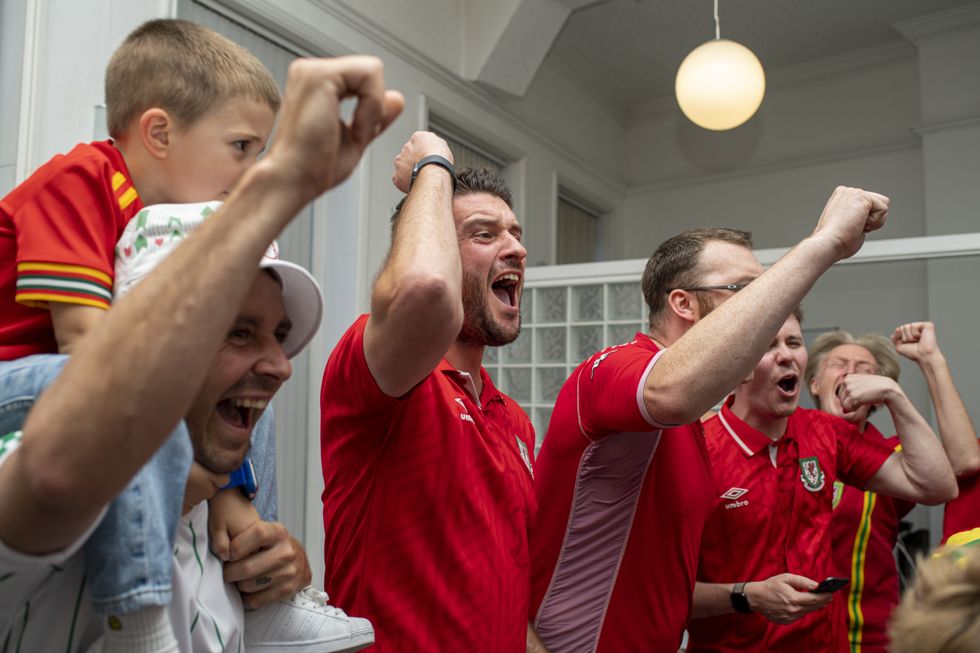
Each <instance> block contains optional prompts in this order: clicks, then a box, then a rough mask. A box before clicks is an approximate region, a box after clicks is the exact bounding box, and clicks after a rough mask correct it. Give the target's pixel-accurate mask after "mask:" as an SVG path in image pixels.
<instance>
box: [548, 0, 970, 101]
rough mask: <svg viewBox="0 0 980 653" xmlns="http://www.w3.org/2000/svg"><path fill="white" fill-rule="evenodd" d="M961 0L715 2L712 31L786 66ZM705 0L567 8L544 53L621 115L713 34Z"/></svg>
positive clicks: (881, 42)
mask: <svg viewBox="0 0 980 653" xmlns="http://www.w3.org/2000/svg"><path fill="white" fill-rule="evenodd" d="M966 4H973V2H971V1H968V0H719V15H720V19H721V36H722V38H729V39H732V40H734V41H738V42H740V43H742V44H744V45H746V46H747V47H749V48H750V49H751V50H752V51H754V52H755V53H756V55H757V56H758V57H759V59H760V60H761V61H762V65H763V66H764V68H765V69H766V73H767V75H769V76H770V77H771V76H772V75H773V73H776V72H778V71H781V70H785V69H787V68H793V67H795V66H799V65H801V64H805V63H808V62H813V61H817V60H821V59H826V58H830V57H840V56H842V55H846V54H847V53H850V52H859V51H861V50H866V49H868V48H871V47H875V46H882V47H884V46H887V45H889V44H901V43H903V39H902V37H901V36H900V35H899V33H898V32H897V31H896V30H895V29H894V28H893V27H892V24H893V23H895V22H896V21H901V20H906V19H910V18H914V17H917V16H921V15H925V14H931V13H935V12H939V11H942V10H944V9H949V8H952V7H957V6H961V5H966ZM712 14H713V0H606V1H605V2H600V3H598V4H595V5H592V6H589V7H586V8H584V9H579V10H576V11H574V12H573V13H572V14H571V16H570V17H569V19H568V21H567V22H566V23H565V25H564V27H563V29H562V30H561V32H560V34H559V35H558V38H557V39H556V40H555V42H554V45H553V47H552V49H551V52H550V53H549V57H554V58H556V59H557V60H558V61H559V62H561V63H562V64H563V68H565V69H566V70H567V71H570V72H571V73H572V74H573V75H576V76H577V77H579V78H580V81H581V82H582V83H583V84H584V85H585V86H586V87H587V88H589V89H590V90H592V91H593V92H594V93H596V94H600V95H602V96H603V97H604V98H605V101H606V104H607V105H610V106H611V107H613V108H614V109H616V110H617V111H619V112H621V115H628V114H630V113H632V112H633V111H634V110H635V109H636V107H637V105H640V104H644V103H648V102H651V101H655V100H657V99H660V98H665V97H670V96H672V95H673V88H674V75H675V73H676V72H677V67H678V66H679V65H680V63H681V61H682V60H683V59H684V57H685V56H686V55H687V53H688V52H690V51H691V50H692V49H694V47H696V46H698V45H700V44H701V43H703V42H704V41H707V40H709V39H712V38H714V27H715V26H714V18H713V15H712Z"/></svg>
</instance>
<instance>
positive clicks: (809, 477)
mask: <svg viewBox="0 0 980 653" xmlns="http://www.w3.org/2000/svg"><path fill="white" fill-rule="evenodd" d="M800 480H801V481H803V487H805V488H806V489H807V490H809V491H810V492H819V491H820V490H822V489H823V486H824V483H825V481H826V479H825V478H824V474H823V470H822V469H820V461H819V460H817V457H816V456H810V457H809V458H800Z"/></svg>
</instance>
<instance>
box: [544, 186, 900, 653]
mask: <svg viewBox="0 0 980 653" xmlns="http://www.w3.org/2000/svg"><path fill="white" fill-rule="evenodd" d="M888 201H889V200H888V198H887V197H884V196H882V195H879V194H877V193H871V192H867V191H864V190H861V189H856V188H845V187H839V188H837V189H836V190H835V191H834V192H833V194H832V195H831V197H830V200H829V201H828V202H827V205H826V206H825V208H824V211H823V213H822V215H821V216H820V219H819V221H818V223H817V227H816V229H815V230H814V232H813V233H812V234H811V235H810V236H809V237H807V238H805V239H804V240H803V241H801V242H800V243H799V244H798V245H797V246H796V247H794V248H793V249H791V250H790V251H789V252H788V253H787V254H786V255H785V256H784V257H783V258H782V259H780V260H779V261H778V262H777V263H776V264H774V265H773V266H772V267H771V268H770V269H769V270H767V271H766V272H763V270H762V266H761V265H759V262H758V261H757V260H756V258H755V256H754V255H753V254H752V249H751V241H750V239H749V234H747V233H746V232H743V231H738V230H734V229H721V228H715V229H696V230H691V231H687V232H684V233H682V234H680V235H678V236H675V237H673V238H670V239H669V240H667V241H666V242H664V243H663V244H662V245H660V247H658V248H657V250H656V251H655V252H654V253H653V256H652V257H651V258H650V260H649V261H648V263H647V266H646V270H645V271H644V274H643V294H644V297H645V299H646V302H647V305H648V307H649V309H650V328H649V331H648V332H647V333H642V332H641V333H638V334H637V335H636V337H635V338H634V340H633V341H632V342H629V343H625V344H621V345H616V346H613V347H609V348H606V349H604V350H602V351H600V352H597V353H596V354H594V355H593V356H591V357H590V358H588V359H587V360H586V361H585V362H584V363H582V364H581V365H580V366H579V367H578V368H577V369H576V370H575V371H574V372H573V373H572V376H571V377H570V378H569V380H568V381H566V383H565V385H564V387H563V388H562V390H561V392H560V393H559V396H558V400H557V403H556V405H555V409H554V413H553V415H552V419H551V424H550V426H549V428H548V433H547V436H546V438H545V440H544V445H543V447H542V449H541V453H540V456H539V457H538V461H537V465H536V469H535V492H536V494H537V498H538V503H539V505H540V506H542V507H543V509H542V510H541V511H540V512H539V515H538V521H537V524H536V526H535V530H534V532H533V533H532V537H531V540H532V541H531V553H532V559H531V581H532V590H531V615H530V616H531V619H532V620H533V622H534V626H535V628H536V629H537V631H538V633H539V635H540V637H541V639H542V640H543V641H544V643H545V644H546V645H547V647H548V649H549V650H550V651H552V652H553V653H562V652H564V651H592V650H598V651H600V652H603V651H616V652H618V651H636V650H645V651H668V650H677V648H678V647H679V646H680V643H681V639H682V635H683V631H684V627H685V624H686V623H687V620H688V617H689V615H690V610H691V598H692V595H693V591H694V582H695V573H696V570H697V560H698V551H699V545H700V540H701V530H702V528H703V526H704V523H705V520H706V519H707V517H708V514H709V512H710V510H711V507H712V505H713V501H714V496H715V492H714V483H713V481H712V478H711V470H710V467H709V462H708V454H707V451H706V449H705V444H704V438H703V434H702V430H701V427H700V424H699V422H698V419H699V418H700V417H701V415H703V414H704V413H705V411H707V410H708V409H710V408H711V407H712V406H714V405H715V404H716V403H717V402H718V401H720V400H721V399H722V398H723V397H724V396H725V395H726V394H727V393H728V392H730V391H731V389H732V388H734V387H735V386H736V385H738V383H739V381H741V380H742V379H744V378H745V377H746V376H747V375H748V374H749V373H750V372H751V371H752V369H753V368H754V367H755V365H756V363H757V362H758V361H759V359H760V358H761V357H762V355H763V353H765V351H766V349H767V347H768V346H769V343H770V342H771V341H772V339H773V337H774V336H775V335H776V333H777V331H779V329H780V327H782V325H783V323H784V322H785V321H786V318H787V316H788V315H789V314H790V312H791V311H792V310H793V308H794V307H796V306H797V305H798V304H799V303H800V301H801V300H802V298H803V296H804V295H805V294H806V293H807V291H809V289H810V288H811V287H812V285H813V284H814V282H815V281H816V280H817V279H818V278H819V277H820V275H821V274H822V273H823V272H825V271H826V270H827V269H828V268H829V267H830V266H831V265H832V264H833V263H835V262H836V261H839V260H841V259H844V258H847V257H849V256H851V255H853V254H854V253H855V252H857V251H858V249H860V247H861V244H862V243H863V242H864V235H865V233H867V232H869V231H873V230H875V229H878V228H880V227H881V226H882V224H883V223H884V221H885V217H886V214H887V211H888ZM749 282H751V283H749ZM742 284H748V285H746V286H742ZM739 287H741V289H739ZM736 291H737V292H736Z"/></svg>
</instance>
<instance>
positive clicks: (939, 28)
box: [892, 2, 980, 43]
mask: <svg viewBox="0 0 980 653" xmlns="http://www.w3.org/2000/svg"><path fill="white" fill-rule="evenodd" d="M892 27H894V28H895V29H896V30H897V31H898V32H899V33H900V34H901V35H902V36H904V37H905V38H907V39H908V40H909V41H911V42H912V43H918V42H920V41H923V40H926V39H929V38H933V37H936V36H940V37H941V36H945V35H948V34H949V33H950V32H952V31H954V30H961V29H973V28H976V27H980V2H977V3H974V4H970V5H964V6H962V7H953V8H952V9H947V10H946V11H937V12H936V13H934V14H927V15H925V16H918V17H916V18H909V19H908V20H900V21H898V22H896V23H892Z"/></svg>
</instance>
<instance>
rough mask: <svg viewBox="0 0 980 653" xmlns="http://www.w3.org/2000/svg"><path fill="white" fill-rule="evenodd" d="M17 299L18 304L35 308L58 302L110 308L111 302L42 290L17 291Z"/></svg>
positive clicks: (46, 306)
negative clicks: (54, 293) (50, 293)
mask: <svg viewBox="0 0 980 653" xmlns="http://www.w3.org/2000/svg"><path fill="white" fill-rule="evenodd" d="M16 300H17V303H18V304H23V305H25V306H32V307H34V308H48V304H49V303H51V302H56V303H59V304H81V305H82V306H94V307H95V308H101V309H104V310H109V302H106V301H99V300H97V299H87V298H85V297H72V296H71V295H49V294H47V293H41V292H24V293H17V297H16Z"/></svg>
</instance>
